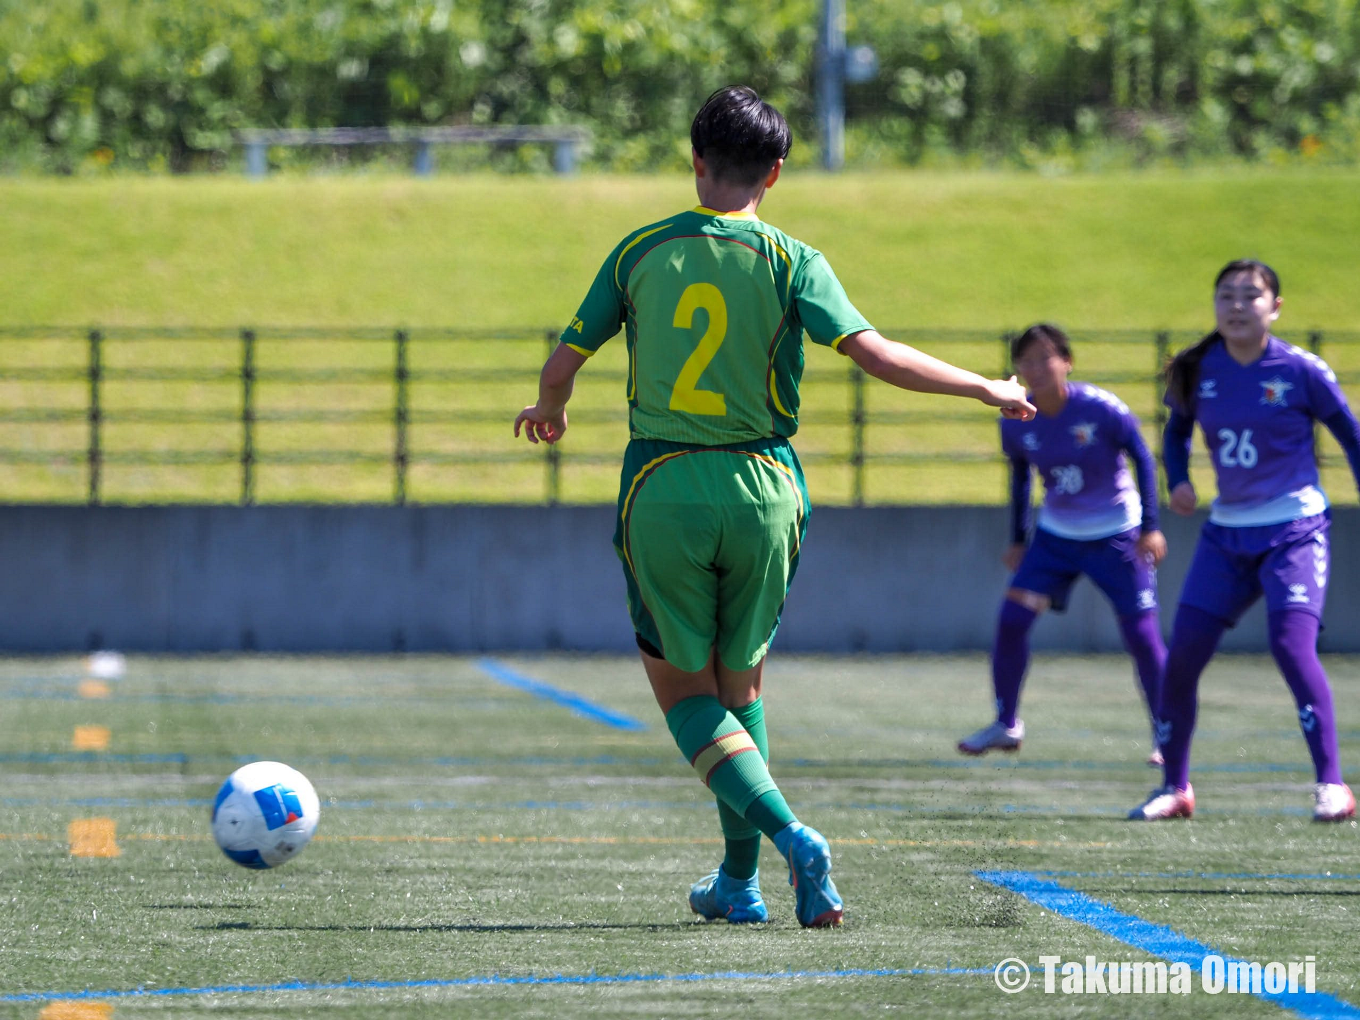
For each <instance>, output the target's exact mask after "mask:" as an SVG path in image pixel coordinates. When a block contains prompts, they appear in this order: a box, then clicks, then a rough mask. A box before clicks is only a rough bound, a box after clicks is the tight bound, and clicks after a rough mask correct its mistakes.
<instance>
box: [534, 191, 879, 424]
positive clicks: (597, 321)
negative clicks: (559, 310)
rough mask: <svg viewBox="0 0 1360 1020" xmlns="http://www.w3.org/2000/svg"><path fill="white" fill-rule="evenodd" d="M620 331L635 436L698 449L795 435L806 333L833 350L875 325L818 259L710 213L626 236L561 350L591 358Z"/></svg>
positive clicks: (750, 222)
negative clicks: (625, 351) (622, 330)
mask: <svg viewBox="0 0 1360 1020" xmlns="http://www.w3.org/2000/svg"><path fill="white" fill-rule="evenodd" d="M620 326H624V327H625V335H626V337H627V342H628V408H629V428H630V430H631V432H632V436H633V438H634V439H662V440H668V441H670V442H675V443H690V444H694V445H700V446H720V445H725V444H727V443H741V442H747V441H749V440H753V439H766V438H771V437H773V436H792V435H793V434H794V433H795V432H796V431H798V383H799V381H800V380H801V378H802V375H803V331H804V330H806V331H807V334H808V336H810V337H811V338H812V340H813V342H814V343H818V344H823V345H825V346H828V347H831V348H833V349H834V348H837V347H839V345H840V342H841V341H842V340H844V339H845V337H847V336H849V335H850V334H852V333H858V332H860V331H861V330H865V329H870V328H872V327H871V326H870V325H869V323H868V322H867V321H865V319H864V316H862V315H860V313H859V312H858V311H857V310H856V309H855V306H854V305H852V304H851V303H850V299H849V298H848V297H846V294H845V290H844V289H843V288H842V287H841V284H840V281H839V280H837V279H836V274H835V273H833V272H832V271H831V266H830V265H828V264H827V261H826V259H825V258H823V257H822V254H821V252H818V251H816V250H814V249H812V248H809V247H808V246H807V245H805V244H803V243H802V242H801V241H797V240H795V239H793V238H792V237H789V236H788V235H787V234H785V233H783V232H782V231H780V230H776V229H775V228H774V227H771V226H770V225H769V224H766V223H762V222H761V221H760V220H759V219H758V218H757V217H756V216H755V215H754V214H751V213H717V212H714V211H713V210H711V209H703V208H699V209H694V210H691V211H688V212H682V213H680V214H678V215H676V216H672V217H670V218H669V219H666V220H663V221H662V222H659V223H654V224H652V225H650V226H647V227H643V228H642V229H641V230H637V231H634V232H633V233H631V234H629V235H628V236H627V237H625V238H624V239H623V241H622V242H620V243H619V246H618V247H617V248H615V249H614V251H613V252H611V253H610V255H609V258H608V259H606V260H605V263H604V265H603V266H601V267H600V272H599V274H598V275H597V276H596V277H595V282H594V283H593V284H592V285H591V288H590V291H589V293H587V294H586V298H585V300H584V301H583V302H582V303H581V308H580V311H578V312H577V313H576V317H575V318H574V319H572V321H571V325H570V326H568V327H567V328H566V329H565V330H564V331H563V333H562V338H561V339H562V343H565V344H567V345H568V346H569V347H571V348H572V349H573V350H575V351H578V352H580V353H581V354H584V355H585V356H587V357H589V356H590V355H592V354H594V353H595V352H596V351H598V350H599V349H600V347H601V346H602V345H603V344H604V342H605V341H606V340H608V339H609V338H610V337H612V336H614V335H615V334H616V333H618V331H619V327H620Z"/></svg>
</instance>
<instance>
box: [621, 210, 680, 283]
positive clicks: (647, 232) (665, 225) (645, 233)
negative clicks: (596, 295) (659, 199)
mask: <svg viewBox="0 0 1360 1020" xmlns="http://www.w3.org/2000/svg"><path fill="white" fill-rule="evenodd" d="M669 226H670V224H669V223H663V224H661V226H659V227H653V228H652V229H651V230H644V231H643V232H642V233H640V234H638V236H637V237H635V238H633V239H632V240H631V241H629V242H628V244H627V245H626V246H625V247H624V249H623V251H621V252H619V257H618V258H617V259H615V260H614V286H615V287H618V288H620V289H622V287H623V285H622V284H621V283H619V266H621V265H623V257H624V256H625V255H627V254H628V253H629V252H630V251H631V250H632V248H633V245H635V244H637V243H638V242H639V241H641V240H642V239H643V238H646V237H651V236H652V235H653V234H659V233H660V232H661V231H663V230H665V229H667V228H668V227H669Z"/></svg>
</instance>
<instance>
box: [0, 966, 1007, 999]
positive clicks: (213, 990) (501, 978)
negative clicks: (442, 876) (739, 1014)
mask: <svg viewBox="0 0 1360 1020" xmlns="http://www.w3.org/2000/svg"><path fill="white" fill-rule="evenodd" d="M990 973H992V971H991V968H985V969H979V968H968V967H912V968H892V969H881V970H871V969H866V968H858V967H854V968H850V969H847V970H777V971H771V972H765V973H761V972H756V971H742V970H728V971H717V972H714V973H711V974H552V975H548V976H544V977H507V976H505V975H501V974H485V975H480V976H477V977H466V978H428V979H426V980H423V981H354V980H352V979H346V980H344V981H281V982H279V983H278V984H272V985H207V986H203V987H200V988H126V989H108V990H106V991H102V992H95V991H80V992H12V993H10V994H8V995H0V1002H52V1001H54V1000H59V1001H66V1000H69V1001H79V1000H82V999H131V998H138V997H147V998H150V997H160V996H171V995H174V996H181V995H230V994H237V995H239V994H242V993H249V992H256V993H258V992H337V991H387V990H391V989H407V988H472V987H477V986H482V985H500V986H523V985H629V984H660V983H662V982H666V981H794V980H799V979H806V978H857V977H955V976H959V975H966V976H969V977H973V976H977V975H982V974H990Z"/></svg>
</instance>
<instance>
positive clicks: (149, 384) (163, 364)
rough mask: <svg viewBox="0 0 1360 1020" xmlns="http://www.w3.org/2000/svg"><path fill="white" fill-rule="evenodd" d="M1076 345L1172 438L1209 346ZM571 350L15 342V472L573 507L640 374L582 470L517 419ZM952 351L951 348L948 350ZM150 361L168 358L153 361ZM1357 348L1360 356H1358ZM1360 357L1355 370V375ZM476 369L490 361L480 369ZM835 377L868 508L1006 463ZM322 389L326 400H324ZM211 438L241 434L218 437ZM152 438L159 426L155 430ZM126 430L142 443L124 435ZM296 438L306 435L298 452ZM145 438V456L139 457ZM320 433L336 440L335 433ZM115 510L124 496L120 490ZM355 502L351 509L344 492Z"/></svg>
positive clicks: (972, 337)
mask: <svg viewBox="0 0 1360 1020" xmlns="http://www.w3.org/2000/svg"><path fill="white" fill-rule="evenodd" d="M889 335H891V336H894V337H896V338H898V339H901V340H903V341H904V342H907V343H913V344H916V345H918V346H923V347H926V346H931V345H933V346H934V349H935V350H936V351H939V352H940V353H942V354H943V355H944V356H945V357H951V351H950V349H949V348H950V347H951V346H957V348H958V350H957V353H955V354H954V356H953V357H954V360H957V361H959V362H960V363H962V364H965V365H967V366H968V367H970V368H973V369H975V370H977V371H980V372H984V373H987V374H991V375H994V374H998V373H1006V372H1008V371H1009V339H1010V337H1009V334H1006V333H1001V332H993V333H986V332H981V331H974V332H969V333H962V332H959V333H954V334H945V335H941V334H939V333H937V332H927V331H906V330H899V331H890V332H889ZM1074 335H1075V336H1077V337H1078V345H1079V346H1078V357H1079V359H1080V363H1079V369H1080V371H1079V373H1078V376H1079V377H1080V378H1083V379H1086V380H1089V381H1091V382H1095V383H1098V384H1100V385H1103V386H1106V387H1108V388H1110V389H1113V390H1114V391H1115V392H1118V393H1120V395H1121V396H1123V397H1124V398H1125V399H1126V400H1128V401H1129V402H1130V403H1131V404H1135V403H1136V404H1137V406H1136V407H1135V409H1136V410H1137V409H1138V407H1142V408H1143V409H1144V412H1143V418H1144V420H1145V422H1146V423H1147V424H1149V425H1150V426H1153V427H1155V428H1156V430H1157V433H1158V434H1160V430H1161V426H1162V425H1163V424H1164V422H1165V412H1164V409H1163V406H1162V403H1161V392H1162V385H1161V380H1160V373H1159V372H1158V366H1160V365H1162V364H1164V363H1165V361H1166V359H1167V357H1168V356H1169V355H1170V353H1171V351H1172V350H1173V349H1177V348H1179V347H1180V346H1183V345H1184V344H1185V343H1186V342H1189V341H1191V340H1193V339H1195V335H1194V334H1189V333H1180V334H1172V333H1169V332H1166V331H1161V332H1151V331H1120V332H1108V331H1107V332H1105V333H1103V334H1101V335H1100V339H1098V340H1092V339H1086V338H1082V334H1081V333H1080V332H1076V333H1075V334H1074ZM1295 339H1296V342H1297V341H1299V340H1300V339H1301V340H1302V342H1303V344H1304V345H1305V346H1307V347H1309V348H1310V349H1312V350H1313V351H1314V352H1316V353H1321V354H1327V353H1330V352H1335V353H1337V354H1343V352H1346V353H1345V357H1344V361H1345V364H1344V365H1343V366H1342V367H1340V368H1339V369H1338V376H1339V378H1340V379H1341V381H1342V383H1343V385H1348V386H1350V387H1352V394H1353V395H1355V392H1356V391H1355V387H1356V386H1360V334H1347V333H1336V332H1331V333H1327V334H1324V333H1322V332H1321V331H1314V332H1311V333H1309V334H1307V335H1306V337H1303V338H1295ZM556 342H557V331H556V330H535V329H522V330H507V331H496V332H474V331H465V330H433V329H421V330H408V329H395V330H381V329H350V330H306V329H271V330H257V329H240V330H223V329H203V330H166V329H112V330H106V329H98V328H96V329H86V330H79V329H74V328H71V327H34V328H25V329H0V467H4V466H7V465H8V466H28V467H30V468H41V467H42V466H44V465H46V466H49V467H61V468H65V469H71V468H76V469H79V468H82V467H83V468H84V469H85V471H84V486H83V491H84V501H85V502H87V503H89V504H99V503H102V502H105V500H106V499H107V498H108V492H107V481H106V477H105V476H106V469H107V468H109V467H112V466H118V467H122V468H135V467H141V468H175V467H190V466H210V467H212V466H215V467H218V468H223V469H229V468H232V467H233V466H235V470H236V472H237V483H238V484H237V486H236V488H237V491H238V493H239V495H238V497H237V500H236V501H238V502H239V503H241V504H251V503H254V502H255V501H256V498H257V490H258V484H259V477H260V471H261V469H262V468H270V469H274V468H280V467H287V466H292V467H299V466H306V467H334V468H340V467H343V466H365V467H370V468H372V467H387V468H389V469H390V501H391V502H393V503H397V504H404V503H406V502H408V500H410V499H411V498H412V477H411V475H412V471H413V469H416V468H419V467H422V466H427V467H442V468H472V467H492V468H502V467H510V466H516V465H518V466H524V465H534V464H537V465H540V466H541V467H542V469H543V482H542V486H543V487H542V500H543V501H545V502H548V503H556V502H558V501H560V500H561V498H562V489H563V474H564V471H566V470H567V469H568V462H569V464H570V465H572V466H575V465H581V466H598V465H616V464H617V463H618V462H619V451H620V449H621V446H622V441H623V439H624V438H626V427H625V423H626V421H627V409H626V407H625V406H624V402H623V400H622V399H621V397H620V396H619V395H620V394H621V392H622V389H623V384H624V382H625V379H626V372H625V370H624V368H623V367H622V366H621V365H620V366H619V367H615V368H611V367H609V365H608V364H607V363H606V364H599V363H596V362H594V361H593V362H592V364H591V365H590V366H589V373H588V374H589V382H590V385H591V387H601V386H602V387H603V388H604V389H595V390H594V393H595V394H596V395H597V396H599V395H601V394H603V393H605V392H606V391H607V394H608V397H609V399H608V400H607V401H598V400H597V401H594V402H592V401H590V400H588V399H583V398H581V397H580V394H581V393H584V392H586V389H585V387H584V385H583V386H582V387H581V388H580V390H579V391H578V400H577V401H576V402H575V403H574V404H573V408H572V411H571V420H572V423H573V425H574V426H576V427H577V430H576V432H575V433H574V434H573V435H574V436H576V437H578V438H577V439H576V443H575V444H573V447H572V449H571V451H570V453H569V455H568V457H567V458H566V459H565V460H564V456H563V451H562V449H561V447H558V446H546V445H541V446H537V447H531V446H529V445H528V444H525V443H523V442H522V441H521V442H520V443H519V444H515V443H512V441H511V440H510V437H509V422H510V419H511V418H512V417H513V414H514V411H515V410H516V409H517V408H518V407H520V406H522V404H523V402H524V401H526V400H529V399H532V397H533V394H534V392H535V386H536V380H537V378H538V370H539V365H540V364H541V361H542V357H543V356H544V355H545V354H546V353H548V352H550V351H551V350H552V348H553V347H554V346H555V344H556ZM306 344H311V345H313V347H311V348H306V351H307V352H314V351H315V350H316V347H315V345H318V344H319V345H321V349H322V350H323V351H324V352H325V353H326V354H327V357H326V358H325V359H322V358H318V357H316V356H315V355H314V353H306V354H304V353H300V351H299V348H300V345H306ZM346 344H348V345H351V346H350V347H349V348H348V350H349V351H350V356H349V357H348V358H346V357H341V356H340V353H339V352H340V350H341V348H342V347H343V346H344V345H346ZM941 344H945V349H944V350H942V351H941V350H940V345H941ZM157 345H159V346H157ZM353 345H357V347H355V346H353ZM620 346H621V345H620ZM1140 346H1141V347H1142V348H1144V349H1145V350H1146V351H1147V354H1148V356H1147V360H1146V361H1145V362H1143V364H1144V366H1145V367H1144V368H1141V369H1140V368H1136V367H1130V366H1131V365H1133V364H1134V363H1136V362H1137V361H1139V360H1141V356H1139V355H1137V354H1136V350H1137V348H1138V347H1140ZM493 347H494V348H495V349H494V351H493V350H492V348H493ZM262 348H264V349H265V350H266V351H268V352H269V356H268V357H262ZM149 349H150V350H152V353H153V354H154V355H155V356H153V357H143V356H139V355H142V354H145V352H146V351H148V350H149ZM355 351H358V352H359V354H358V356H356V355H355ZM488 351H491V353H490V354H489V355H488V353H487V352H488ZM1349 351H1354V352H1355V355H1354V358H1352V357H1351V356H1350V354H1349V353H1348V352H1349ZM1102 352H1103V357H1102ZM417 353H418V354H419V357H417ZM170 355H173V357H171V356H170ZM469 355H476V357H469ZM605 360H606V359H604V358H600V359H597V361H599V362H604V361H605ZM1352 360H1354V361H1355V363H1356V367H1355V368H1350V362H1351V361H1352ZM476 361H480V362H481V364H474V363H473V362H476ZM44 362H46V363H44ZM985 362H991V364H987V363H985ZM1101 362H1104V367H1101V364H1100V363H1101ZM821 364H822V365H825V366H826V367H819V365H818V364H817V363H815V362H814V363H812V364H810V365H809V367H808V369H807V370H806V371H805V373H804V377H803V384H804V391H805V393H806V392H807V391H808V390H809V388H810V387H813V386H818V387H821V390H820V391H819V393H820V396H821V397H822V398H823V399H819V400H808V401H805V403H804V413H803V414H802V415H801V416H800V421H801V425H802V428H801V430H800V437H803V438H804V442H805V443H807V439H808V437H810V436H813V435H815V433H816V430H817V429H828V428H829V429H833V430H838V431H837V432H836V435H837V442H838V443H842V445H840V446H839V448H837V449H826V448H825V447H826V446H827V445H828V444H826V443H825V442H822V443H815V442H814V443H807V445H810V446H812V447H814V448H812V449H808V448H807V446H804V448H802V449H800V457H801V459H802V460H803V461H804V463H805V464H807V465H809V467H810V468H811V467H813V466H825V465H832V466H843V467H845V468H848V469H849V487H848V500H847V501H848V502H849V503H851V504H852V505H861V504H863V503H864V502H865V492H866V478H867V477H868V476H869V475H870V474H871V473H872V472H873V471H874V469H875V468H878V467H892V466H897V467H901V466H907V465H921V464H931V463H955V464H975V465H981V464H992V465H996V464H1000V463H1002V458H1001V456H1000V453H999V450H997V449H996V448H995V446H994V445H993V444H992V443H991V442H990V441H989V442H988V443H986V444H983V445H979V444H977V443H974V444H973V447H974V448H972V449H969V448H966V444H955V445H950V444H949V443H948V442H945V443H943V444H941V443H940V442H938V441H936V442H934V443H933V444H930V443H926V444H920V443H917V444H913V445H914V446H915V447H916V448H913V449H909V450H903V449H893V450H886V451H885V450H881V449H879V450H875V449H873V448H872V444H871V443H870V442H869V439H870V437H871V435H877V434H879V433H878V431H876V430H895V429H901V430H917V432H916V434H918V435H919V434H921V433H920V431H919V430H921V429H923V428H926V427H930V426H939V425H946V426H949V427H950V428H951V429H952V428H955V427H957V428H960V429H962V428H966V427H969V426H972V427H976V426H978V425H979V423H982V424H984V425H985V426H986V428H988V429H992V428H994V425H993V423H992V421H991V419H990V418H986V417H985V416H979V414H978V410H977V408H976V407H974V406H973V405H971V404H965V403H963V402H959V403H957V404H951V405H950V406H938V407H930V406H926V407H911V408H906V409H885V408H877V409H874V408H871V406H870V404H871V403H872V401H870V400H869V399H867V398H868V396H869V394H868V392H867V390H868V388H867V387H866V377H865V375H864V373H863V372H861V371H860V370H859V369H858V368H857V367H855V366H854V365H853V364H850V363H848V361H847V362H845V363H843V364H841V365H837V364H836V363H835V362H834V361H830V360H826V359H822V361H821ZM1121 365H1122V366H1123V367H1118V366H1121ZM583 383H584V380H583ZM828 386H830V387H834V388H837V389H839V388H841V387H844V388H845V389H844V396H845V400H844V408H843V409H838V410H830V409H827V403H828V401H827V400H826V399H824V398H825V397H826V395H827V394H826V388H827V387H828ZM875 389H877V388H875ZM1139 391H1141V392H1139ZM418 392H419V394H420V396H419V399H417V393H418ZM318 393H320V394H321V395H322V396H323V397H324V398H325V400H324V401H321V402H318V401H317V400H315V399H313V398H314V397H315V396H316V395H317V394H318ZM356 394H359V396H356ZM113 397H116V398H117V399H113ZM304 397H305V398H306V399H304ZM592 403H600V404H601V406H592ZM172 405H173V406H172ZM1149 412H1150V413H1149ZM73 426H81V427H82V430H83V433H84V437H83V441H82V442H80V444H79V445H72V444H71V443H70V442H69V441H68V442H66V443H65V444H64V445H63V444H62V443H60V442H56V441H53V437H54V436H57V437H58V438H60V437H62V436H64V437H66V438H67V439H68V440H69V439H73V438H74V437H75V433H73V432H72V427H73ZM212 426H223V427H224V429H222V430H213V429H211V427H212ZM228 426H229V427H230V428H229V429H227V428H225V427H228ZM477 426H485V427H492V426H494V427H495V429H494V431H493V432H490V433H488V436H494V437H495V438H494V439H492V438H488V439H487V440H485V441H482V440H477V439H473V440H470V441H463V442H456V443H454V444H453V445H454V446H455V448H453V449H448V448H445V449H439V448H435V447H437V446H438V445H439V444H431V443H428V442H426V443H420V444H417V443H413V441H412V440H413V433H414V435H415V437H416V438H423V437H429V436H437V437H441V438H443V439H445V440H448V439H450V438H456V437H458V436H459V435H460V434H461V433H463V432H464V431H465V430H468V429H475V428H476V427H477ZM580 426H608V429H605V430H597V431H599V432H604V431H608V432H609V437H610V439H611V441H612V440H617V442H616V443H614V445H612V446H610V447H609V448H607V449H605V448H601V446H600V445H599V444H598V443H597V445H596V446H595V448H593V449H592V448H590V446H589V443H590V440H589V439H586V436H589V435H590V433H589V432H588V431H587V430H583V429H581V428H580ZM129 427H132V428H129ZM136 427H142V428H141V431H140V432H139V431H138V430H137V428H136ZM195 427H207V428H208V429H209V430H210V440H211V441H210V442H207V443H204V444H200V445H199V446H197V447H195V448H189V449H183V448H173V447H175V446H176V445H177V444H176V442H175V440H176V437H177V436H180V434H182V433H185V432H187V431H188V430H191V429H193V428H195ZM308 427H321V428H322V429H323V430H326V429H330V430H334V429H335V428H338V427H356V428H359V429H362V430H366V431H364V432H363V433H362V438H363V439H364V442H363V443H360V444H359V445H360V446H362V447H363V448H355V446H352V445H344V443H341V444H340V445H330V446H329V448H325V447H326V444H325V443H316V442H313V443H312V445H308V444H307V442H306V441H305V440H307V438H308V435H312V434H314V433H315V430H314V432H313V433H312V434H309V433H306V429H307V428H308ZM111 429H115V430H120V433H119V434H120V435H121V436H122V439H123V441H121V442H119V443H117V444H112V448H111V443H110V430H111ZM124 429H128V432H122V431H121V430H124ZM610 430H612V431H610ZM262 431H267V433H268V437H269V439H270V441H269V442H266V443H262V442H261V434H262ZM293 433H298V434H299V435H301V436H302V438H301V439H295V438H294V436H293ZM129 434H131V435H132V437H133V438H135V439H139V440H140V442H141V445H132V446H129V445H128V443H127V441H126V440H127V437H128V435H129ZM321 434H322V436H323V438H324V437H325V432H324V431H323V432H322V433H321ZM908 434H911V433H910V432H908ZM988 435H989V436H990V435H994V433H988ZM148 438H149V440H150V442H149V443H148V442H146V440H147V439H148ZM446 445H448V444H446ZM818 446H821V447H823V448H820V449H819V448H816V447H818ZM923 446H924V447H926V448H922V447H923ZM932 447H933V448H932ZM1324 462H1327V461H1324ZM999 495H1000V494H999V493H998V496H999ZM16 496H18V497H19V499H20V501H32V499H24V494H23V493H22V492H16V491H14V490H13V489H11V490H10V491H8V492H6V493H5V495H4V497H3V498H7V499H9V500H11V501H12V500H14V499H15V498H16ZM73 496H74V492H71V493H70V494H68V495H67V496H65V497H64V498H63V499H59V500H58V501H68V502H74V501H77V499H76V498H72V497H73ZM113 498H114V500H115V501H123V500H124V499H125V497H120V496H119V495H117V494H115V495H114V497H113ZM325 498H337V497H335V496H329V497H325ZM338 498H341V499H344V498H352V497H346V496H345V495H343V493H341V494H338ZM45 501H50V500H45ZM143 501H153V502H154V501H161V502H164V501H166V500H165V499H164V498H161V499H159V500H157V499H156V498H155V496H154V494H153V496H152V497H151V499H150V500H146V499H143ZM420 501H421V502H434V501H456V500H448V499H445V500H430V499H428V498H425V499H421V500H420Z"/></svg>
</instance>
